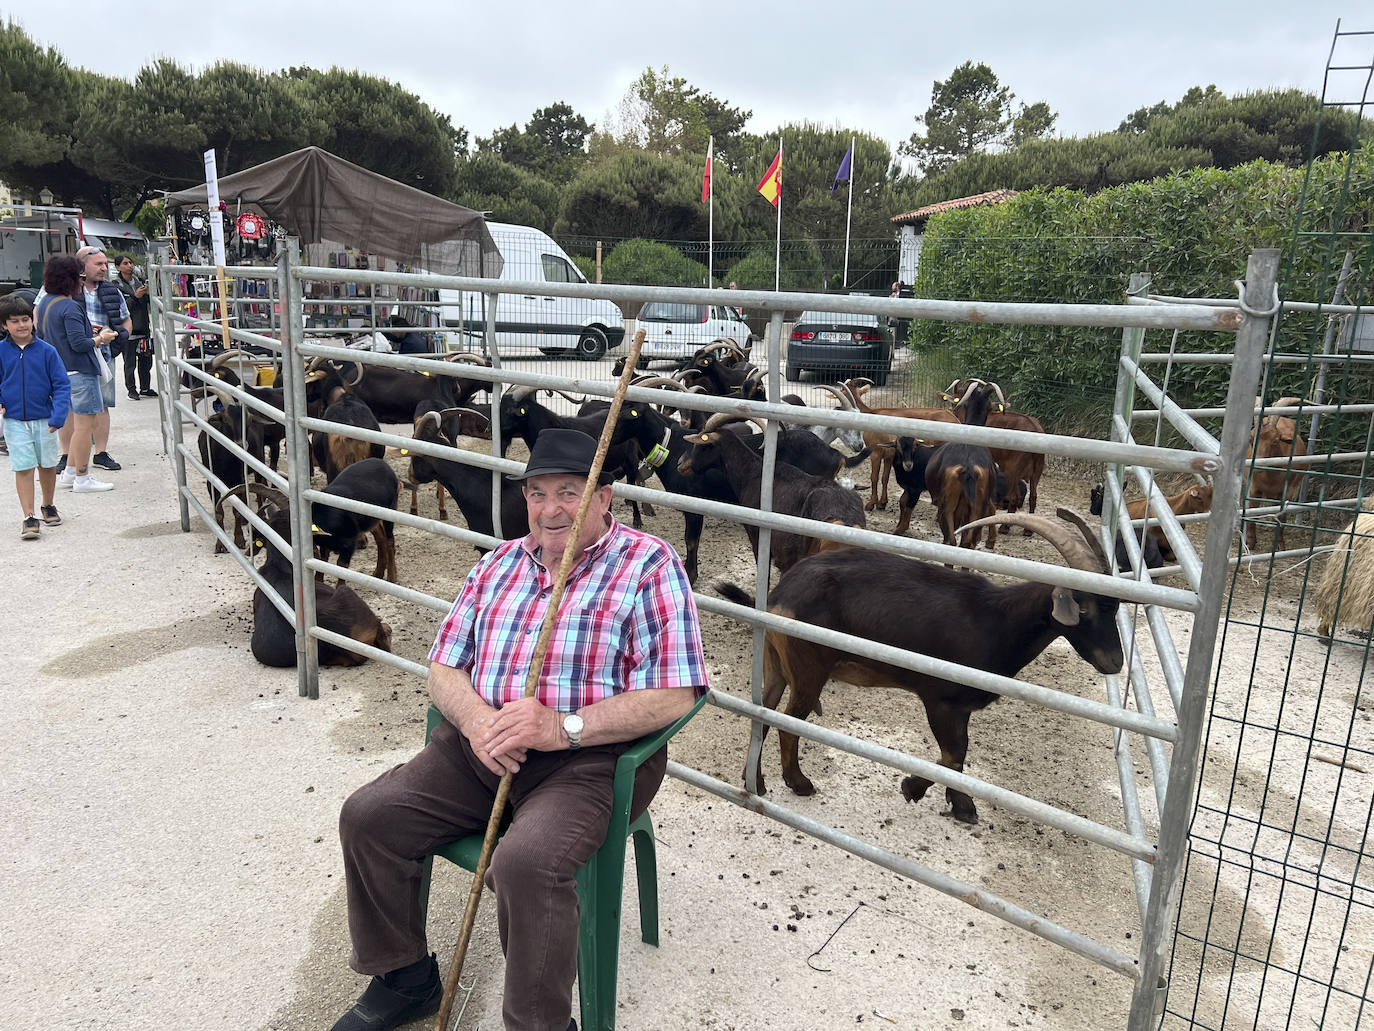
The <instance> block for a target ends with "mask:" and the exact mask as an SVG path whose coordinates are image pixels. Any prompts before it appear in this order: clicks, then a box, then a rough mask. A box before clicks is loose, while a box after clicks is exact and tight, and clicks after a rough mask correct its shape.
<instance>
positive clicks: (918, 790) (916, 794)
mask: <svg viewBox="0 0 1374 1031" xmlns="http://www.w3.org/2000/svg"><path fill="white" fill-rule="evenodd" d="M933 783H935V782H934V781H931V780H927V779H926V778H925V777H903V778H902V797H903V798H905V799H906V800H907V801H908V802H919V801H920V800H921V799H923V798H925V797H926V791H927V790H928V789H929V788H930V785H931V784H933Z"/></svg>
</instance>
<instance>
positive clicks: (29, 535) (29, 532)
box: [19, 516, 43, 541]
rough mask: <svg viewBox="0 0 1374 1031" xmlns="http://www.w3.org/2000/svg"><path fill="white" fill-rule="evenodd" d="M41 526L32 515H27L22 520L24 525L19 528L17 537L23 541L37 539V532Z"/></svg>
mask: <svg viewBox="0 0 1374 1031" xmlns="http://www.w3.org/2000/svg"><path fill="white" fill-rule="evenodd" d="M42 526H43V524H42V523H40V522H39V521H38V520H37V519H35V518H34V517H33V516H29V517H28V518H27V519H25V520H24V525H23V527H22V528H21V529H20V530H19V539H20V540H25V541H36V540H38V534H39V531H40V529H41V527H42Z"/></svg>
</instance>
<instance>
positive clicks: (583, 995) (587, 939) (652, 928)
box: [420, 695, 706, 1031]
mask: <svg viewBox="0 0 1374 1031" xmlns="http://www.w3.org/2000/svg"><path fill="white" fill-rule="evenodd" d="M705 704H706V696H705V695H703V696H702V697H700V698H698V699H697V700H696V702H694V703H693V705H692V707H691V708H690V709H689V710H687V712H686V714H684V715H683V716H682V717H681V718H680V719H678V720H676V721H675V722H674V723H671V724H669V725H668V726H666V727H664V728H663V729H662V730H660V731H657V732H655V733H653V734H649V735H646V736H645V737H642V738H640V739H639V740H637V741H636V742H634V744H632V745H631V746H630V748H629V749H627V750H626V751H625V753H624V754H622V755H621V756H620V758H619V759H618V760H617V761H616V765H615V783H614V788H613V792H612V797H611V823H610V826H609V827H608V828H607V830H606V840H605V842H604V843H603V844H602V846H601V848H599V849H598V850H597V851H596V852H595V853H594V854H593V855H592V857H591V859H589V860H587V865H586V866H584V867H582V869H580V870H578V871H577V900H578V904H579V905H580V907H581V910H582V919H581V924H580V925H579V927H578V934H577V985H578V997H579V998H580V999H581V1002H582V1008H581V1017H582V1019H581V1020H580V1021H579V1023H578V1026H579V1027H580V1028H582V1029H583V1031H614V1029H615V998H616V995H615V992H616V971H617V968H618V967H619V964H620V911H621V900H622V897H623V893H624V880H625V841H626V839H627V838H629V837H631V836H633V837H634V846H635V873H636V875H637V877H638V880H639V934H640V937H641V938H642V939H643V940H644V943H645V944H646V945H653V946H655V947H657V946H658V860H657V854H656V852H655V849H654V822H653V820H651V819H650V818H649V811H648V810H647V809H646V810H645V811H644V812H643V813H641V814H640V815H639V818H638V819H636V820H635V821H634V822H633V823H631V822H630V801H631V798H632V797H633V795H634V780H635V771H636V770H637V769H639V767H640V765H641V764H643V763H644V761H645V760H646V759H648V758H649V757H650V756H651V755H653V754H654V753H655V752H657V751H658V750H659V749H660V748H662V747H663V745H664V742H666V741H667V740H668V739H669V738H670V737H672V736H673V735H674V734H676V733H677V732H678V731H679V730H681V729H682V728H683V727H684V726H686V725H687V721H688V720H690V719H691V718H692V717H693V716H695V715H696V714H697V712H698V711H699V710H700V709H701V707H702V706H703V705H705ZM441 719H443V716H442V715H441V714H440V712H439V710H438V709H436V708H435V707H434V706H432V705H431V706H430V707H429V714H428V716H427V718H426V722H425V740H426V741H428V740H429V736H430V735H431V734H432V733H434V728H435V727H437V726H438V725H439V721H440V720H441ZM481 855H482V835H481V834H469V835H468V836H467V837H465V838H459V839H458V840H457V841H454V842H451V843H450V844H448V845H444V846H443V847H442V848H439V849H436V850H435V851H434V852H433V853H431V854H430V855H429V856H427V857H426V858H425V866H424V873H423V875H422V878H421V881H420V909H421V912H422V913H427V912H428V908H429V880H430V873H431V870H432V867H433V862H434V857H435V856H438V857H439V858H441V859H447V860H448V861H449V862H451V863H456V864H457V865H458V866H461V867H462V868H463V869H464V870H473V871H475V870H476V869H477V861H478V859H479V858H480V857H481Z"/></svg>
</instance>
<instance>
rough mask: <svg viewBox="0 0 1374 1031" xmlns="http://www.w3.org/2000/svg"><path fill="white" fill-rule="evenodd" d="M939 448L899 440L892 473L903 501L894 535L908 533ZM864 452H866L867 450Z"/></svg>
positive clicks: (935, 445)
mask: <svg viewBox="0 0 1374 1031" xmlns="http://www.w3.org/2000/svg"><path fill="white" fill-rule="evenodd" d="M938 448H939V445H938V444H932V443H930V442H929V441H926V440H918V439H917V438H915V437H898V438H897V451H896V454H895V455H894V456H893V459H892V473H893V475H894V476H895V477H896V479H897V486H899V487H901V488H902V500H901V502H900V511H899V515H898V517H897V526H896V528H895V529H894V530H893V531H892V532H893V533H906V531H907V527H909V526H910V525H911V511H912V509H914V508H915V507H916V502H918V501H920V500H921V492H922V491H924V490H925V489H926V466H927V465H928V464H929V462H930V456H931V455H933V454H935V452H936V450H938ZM864 450H865V452H866V451H867V448H865V449H864ZM932 500H934V499H932Z"/></svg>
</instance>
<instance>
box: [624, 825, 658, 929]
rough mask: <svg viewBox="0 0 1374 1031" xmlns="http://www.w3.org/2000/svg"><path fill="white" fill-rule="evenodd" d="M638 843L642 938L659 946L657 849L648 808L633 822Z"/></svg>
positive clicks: (635, 843)
mask: <svg viewBox="0 0 1374 1031" xmlns="http://www.w3.org/2000/svg"><path fill="white" fill-rule="evenodd" d="M630 834H631V836H632V837H633V838H634V846H635V875H636V878H637V879H638V881H639V937H640V939H641V940H642V941H643V942H644V944H646V945H652V946H654V947H655V948H657V947H658V849H657V847H656V846H655V844H654V821H653V820H651V819H649V811H648V810H647V809H646V810H645V811H644V812H642V813H640V815H639V819H638V820H636V821H635V822H634V823H632V824H631V825H630Z"/></svg>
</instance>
